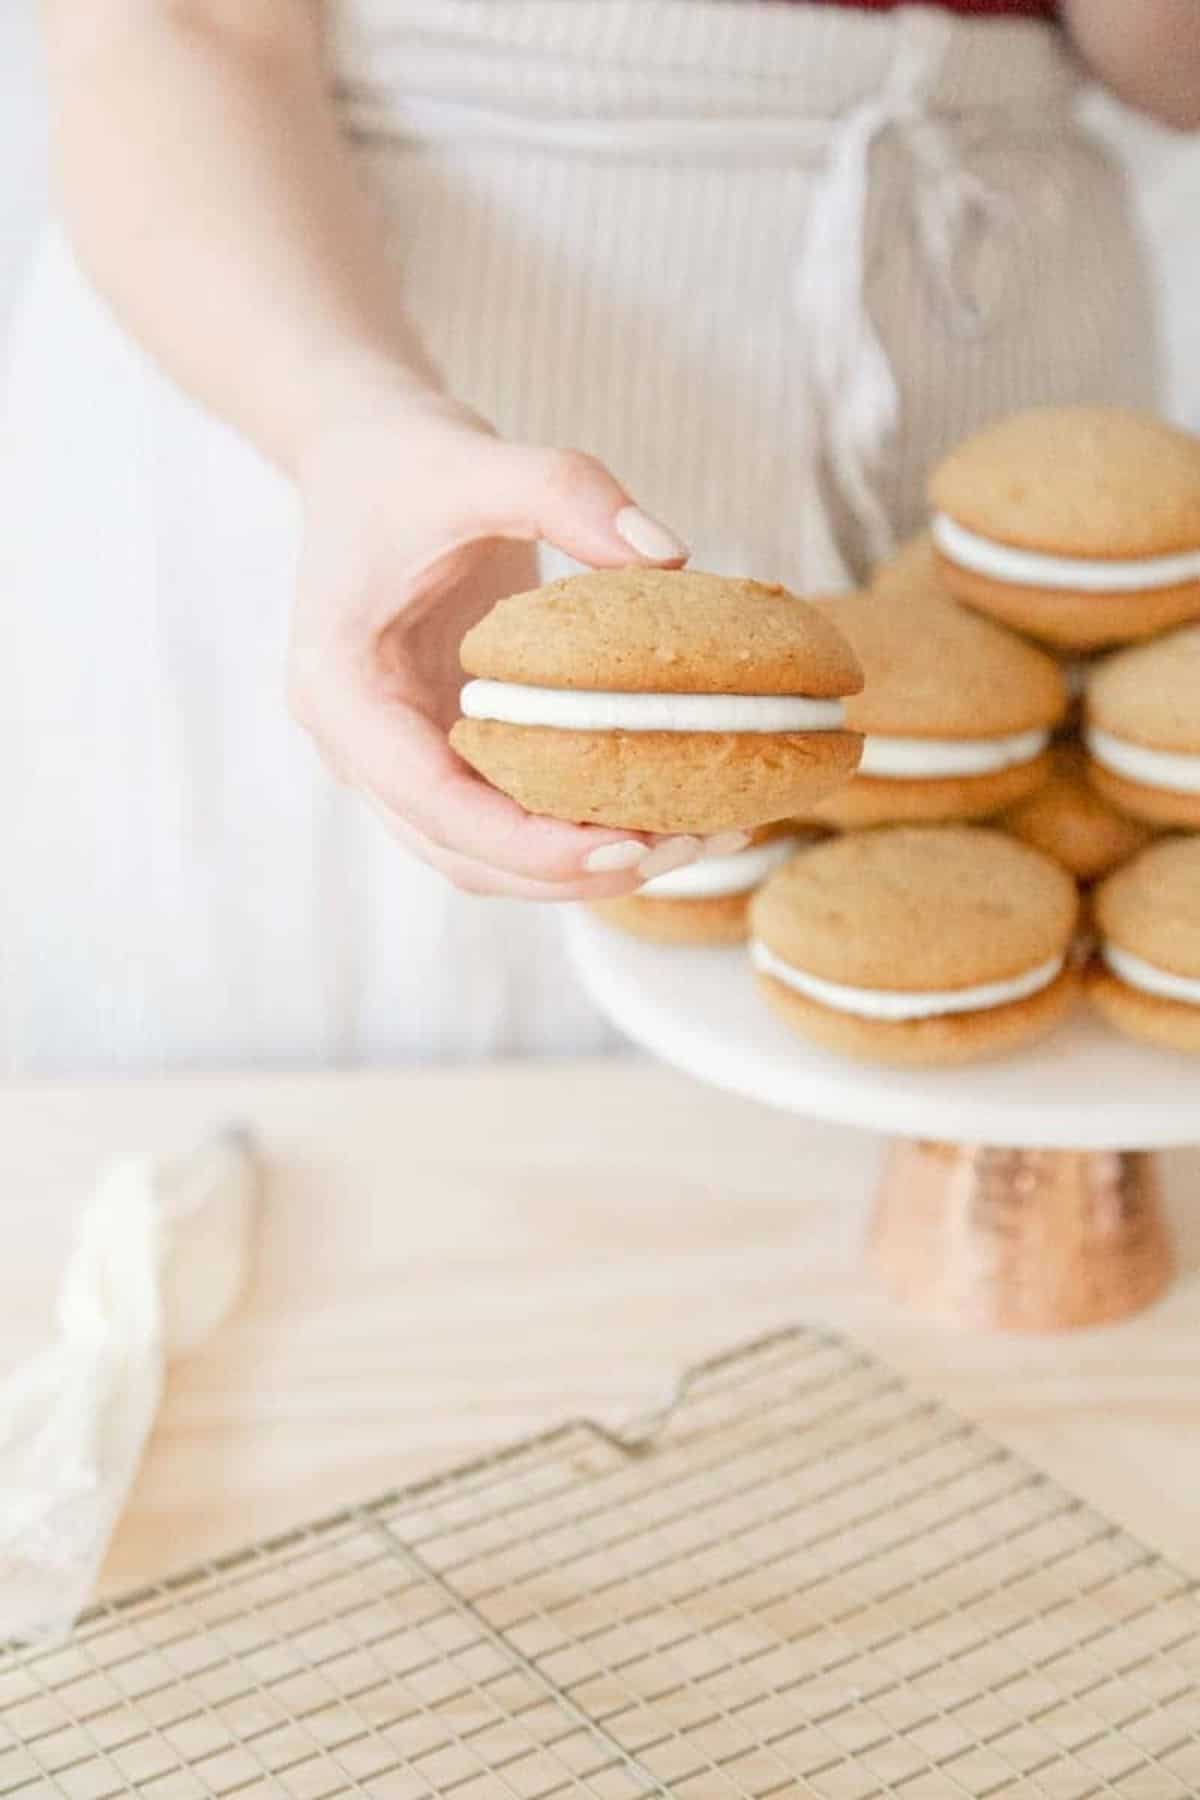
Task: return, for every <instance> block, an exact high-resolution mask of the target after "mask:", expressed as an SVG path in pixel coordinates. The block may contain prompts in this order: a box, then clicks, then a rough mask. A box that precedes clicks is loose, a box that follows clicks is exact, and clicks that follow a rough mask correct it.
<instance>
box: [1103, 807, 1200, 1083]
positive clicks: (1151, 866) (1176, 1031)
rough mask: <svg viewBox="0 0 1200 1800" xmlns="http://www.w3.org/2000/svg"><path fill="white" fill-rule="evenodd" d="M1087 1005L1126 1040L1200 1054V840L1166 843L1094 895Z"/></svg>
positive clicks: (1120, 871) (1152, 848)
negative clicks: (1094, 948)
mask: <svg viewBox="0 0 1200 1800" xmlns="http://www.w3.org/2000/svg"><path fill="white" fill-rule="evenodd" d="M1095 921H1096V931H1097V935H1098V938H1099V952H1098V955H1097V958H1096V960H1095V961H1094V963H1093V964H1092V966H1091V968H1090V969H1089V970H1088V976H1087V988H1088V996H1089V998H1090V999H1091V1001H1092V1004H1093V1005H1094V1006H1095V1007H1096V1008H1097V1009H1098V1010H1099V1011H1100V1012H1102V1013H1103V1014H1104V1016H1105V1017H1106V1018H1107V1019H1108V1020H1109V1021H1110V1023H1111V1024H1113V1025H1115V1026H1116V1027H1117V1029H1118V1030H1119V1031H1123V1032H1125V1033H1126V1034H1127V1035H1128V1036H1130V1037H1135V1038H1140V1039H1142V1040H1143V1041H1144V1042H1146V1043H1150V1044H1160V1045H1163V1046H1165V1047H1166V1048H1167V1049H1169V1050H1185V1051H1189V1052H1191V1053H1193V1054H1197V1055H1200V838H1194V837H1175V838H1164V839H1163V840H1162V841H1161V842H1160V843H1157V844H1151V845H1150V847H1149V848H1148V849H1147V850H1143V851H1142V853H1141V855H1140V856H1138V857H1137V858H1135V860H1134V861H1133V862H1131V863H1129V864H1128V865H1127V867H1125V868H1123V869H1118V871H1117V873H1116V874H1115V875H1110V876H1109V878H1108V880H1107V881H1105V882H1103V883H1102V884H1101V885H1100V887H1099V888H1098V889H1097V890H1096V896H1095Z"/></svg>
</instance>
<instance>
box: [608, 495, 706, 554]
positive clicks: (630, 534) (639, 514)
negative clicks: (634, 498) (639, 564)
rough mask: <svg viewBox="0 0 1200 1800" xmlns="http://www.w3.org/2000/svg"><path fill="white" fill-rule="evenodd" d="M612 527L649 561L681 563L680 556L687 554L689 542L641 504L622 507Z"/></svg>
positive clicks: (632, 548) (631, 547) (630, 546)
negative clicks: (645, 511) (683, 542)
mask: <svg viewBox="0 0 1200 1800" xmlns="http://www.w3.org/2000/svg"><path fill="white" fill-rule="evenodd" d="M613 528H614V530H615V531H616V533H617V536H618V537H622V538H624V539H625V542H626V543H627V544H628V545H629V548H630V549H631V550H636V551H637V553H638V555H639V556H644V557H645V558H646V560H647V562H678V560H679V558H680V557H684V558H685V559H686V557H687V554H688V547H687V545H686V544H681V543H680V541H679V539H678V538H677V537H676V536H675V534H674V532H672V531H668V530H667V528H666V526H665V525H660V524H659V522H658V520H657V519H652V518H651V517H650V515H649V513H644V512H643V511H642V509H641V508H640V507H639V506H623V507H622V508H621V510H620V512H619V513H618V514H617V516H616V518H615V519H614V520H613Z"/></svg>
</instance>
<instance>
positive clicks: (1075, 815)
mask: <svg viewBox="0 0 1200 1800" xmlns="http://www.w3.org/2000/svg"><path fill="white" fill-rule="evenodd" d="M996 824H997V825H999V826H1000V827H1001V828H1002V829H1003V830H1004V831H1010V832H1011V833H1012V835H1013V836H1014V837H1016V838H1020V840H1021V842H1022V843H1023V844H1030V845H1032V847H1033V849H1035V850H1041V851H1043V852H1044V854H1045V855H1047V856H1052V857H1053V858H1054V860H1055V862H1056V863H1060V864H1061V865H1062V867H1063V868H1064V869H1066V870H1067V872H1068V873H1069V874H1071V875H1073V876H1074V877H1075V879H1076V881H1082V882H1091V881H1100V880H1102V879H1103V877H1104V876H1105V875H1109V874H1111V873H1112V871H1113V870H1114V869H1118V868H1120V866H1121V864H1122V863H1125V862H1128V861H1129V858H1130V857H1131V856H1135V855H1136V854H1137V852H1138V851H1139V850H1141V849H1142V848H1143V847H1144V846H1145V845H1146V844H1148V843H1149V842H1150V839H1151V838H1152V837H1153V835H1154V834H1153V831H1152V830H1151V828H1150V827H1149V826H1148V825H1146V824H1143V823H1142V822H1141V821H1140V820H1138V819H1133V818H1130V817H1129V816H1128V815H1127V814H1125V813H1121V812H1118V811H1117V810H1116V808H1115V807H1113V806H1110V805H1109V803H1108V801H1107V800H1105V799H1104V797H1103V795H1101V794H1100V793H1098V792H1097V790H1096V789H1095V788H1094V787H1092V786H1091V784H1090V783H1089V781H1088V779H1087V775H1086V773H1085V762H1084V755H1083V751H1082V750H1081V749H1080V748H1079V746H1078V745H1077V744H1056V745H1055V747H1054V751H1053V768H1052V772H1051V775H1050V779H1049V780H1048V781H1047V782H1046V783H1045V784H1044V786H1042V787H1040V788H1039V789H1038V791H1037V793H1036V794H1031V795H1030V796H1029V798H1028V799H1026V800H1022V801H1021V802H1020V804H1019V805H1017V806H1014V807H1011V808H1010V809H1009V810H1008V811H1007V812H1005V813H1002V814H1001V815H1000V817H999V818H998V819H997V820H996Z"/></svg>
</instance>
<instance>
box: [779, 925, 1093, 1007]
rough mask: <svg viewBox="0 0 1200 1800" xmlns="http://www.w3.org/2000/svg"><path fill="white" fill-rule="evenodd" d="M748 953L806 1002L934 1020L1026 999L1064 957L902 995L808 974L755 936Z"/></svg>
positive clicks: (1060, 965)
mask: <svg viewBox="0 0 1200 1800" xmlns="http://www.w3.org/2000/svg"><path fill="white" fill-rule="evenodd" d="M750 956H751V960H752V961H753V963H754V966H755V968H756V969H760V970H761V971H762V972H763V974H765V975H773V976H774V977H775V979H776V981H781V982H783V984H784V986H785V987H790V988H794V989H795V991H796V993H798V994H803V995H804V996H805V998H806V999H808V1000H815V1001H817V1002H818V1004H819V1005H821V1006H828V1007H831V1008H832V1009H833V1011H834V1012H844V1013H853V1014H855V1015H856V1017H858V1018H860V1019H888V1020H892V1021H903V1020H906V1019H936V1018H941V1017H943V1016H945V1015H947V1014H950V1013H973V1012H986V1011H987V1010H988V1009H989V1007H993V1006H1006V1005H1008V1004H1009V1003H1010V1002H1011V1001H1014V1000H1025V999H1028V997H1029V995H1030V994H1039V993H1040V992H1041V991H1042V989H1043V988H1047V987H1049V986H1050V983H1051V982H1052V981H1054V980H1056V979H1057V977H1058V976H1059V975H1060V974H1061V972H1062V968H1063V964H1064V962H1065V961H1066V958H1065V956H1056V957H1055V958H1054V959H1053V960H1052V961H1051V962H1046V963H1040V964H1039V965H1038V967H1037V968H1036V969H1029V970H1028V971H1027V972H1026V973H1025V974H1024V975H1013V976H1011V977H1010V978H1009V979H1008V980H1006V981H985V982H981V983H980V985H979V986H978V987H965V988H953V989H948V990H946V991H945V992H938V991H935V990H932V989H931V990H930V991H929V992H928V993H917V994H914V993H901V992H898V991H894V990H891V989H888V990H884V989H883V988H859V987H845V986H843V984H842V983H841V982H840V981H826V980H825V979H824V978H823V977H822V976H820V975H809V974H808V973H807V972H806V971H805V970H804V969H798V968H796V967H795V965H794V964H793V963H788V962H784V961H783V960H782V958H781V957H778V956H776V955H775V954H774V952H773V951H771V950H768V948H767V946H766V945H765V944H763V943H761V942H759V941H758V940H757V939H756V940H755V941H754V942H753V943H752V944H751V945H750Z"/></svg>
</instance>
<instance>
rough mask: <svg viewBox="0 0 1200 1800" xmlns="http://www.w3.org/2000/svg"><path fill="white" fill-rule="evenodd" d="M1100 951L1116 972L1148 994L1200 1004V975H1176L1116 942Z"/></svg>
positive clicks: (1189, 1004) (1187, 1003) (1122, 979)
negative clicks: (1124, 948)
mask: <svg viewBox="0 0 1200 1800" xmlns="http://www.w3.org/2000/svg"><path fill="white" fill-rule="evenodd" d="M1100 954H1101V956H1102V957H1103V958H1104V961H1105V962H1106V963H1107V964H1108V966H1109V968H1110V969H1111V970H1112V972H1113V974H1114V975H1116V976H1117V977H1118V979H1119V980H1121V981H1124V982H1126V983H1127V984H1128V986H1129V987H1133V988H1140V989H1141V990H1142V992H1143V993H1144V994H1155V995H1157V996H1158V998H1159V999H1162V1000H1182V1001H1183V1003H1184V1005H1185V1006H1200V977H1197V976H1195V975H1172V973H1171V971H1170V970H1169V969H1160V968H1159V967H1158V965H1157V964H1156V963H1148V962H1145V961H1143V959H1142V958H1141V957H1140V956H1135V955H1134V954H1133V951H1132V950H1119V949H1118V948H1117V946H1116V945H1115V944H1101V946H1100Z"/></svg>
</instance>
